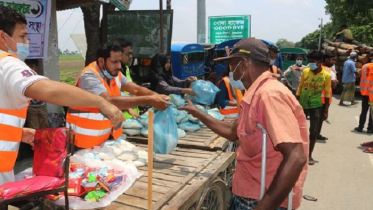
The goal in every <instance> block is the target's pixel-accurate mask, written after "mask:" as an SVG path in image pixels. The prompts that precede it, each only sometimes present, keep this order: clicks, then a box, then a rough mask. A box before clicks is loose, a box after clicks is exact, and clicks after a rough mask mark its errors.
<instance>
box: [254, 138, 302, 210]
mask: <svg viewBox="0 0 373 210" xmlns="http://www.w3.org/2000/svg"><path fill="white" fill-rule="evenodd" d="M277 148H278V149H279V150H280V152H281V153H282V155H283V160H282V162H281V164H280V167H279V168H278V170H277V172H276V175H275V177H274V178H273V181H272V184H271V185H270V186H269V189H268V190H267V192H266V193H265V194H264V196H263V199H262V200H261V201H260V202H259V204H258V205H257V206H256V207H255V210H262V209H263V210H266V209H276V208H277V207H279V206H280V204H281V203H282V202H283V201H284V200H285V199H286V197H287V196H288V195H289V192H290V191H291V189H292V188H293V187H294V185H295V183H296V181H297V180H298V178H299V175H300V173H301V172H302V169H303V167H304V165H305V164H306V163H307V157H306V155H305V154H304V151H303V146H302V144H301V143H281V144H279V145H277Z"/></svg>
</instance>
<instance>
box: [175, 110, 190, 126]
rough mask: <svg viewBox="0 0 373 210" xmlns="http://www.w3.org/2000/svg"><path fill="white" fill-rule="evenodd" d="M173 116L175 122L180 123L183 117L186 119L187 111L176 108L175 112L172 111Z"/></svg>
mask: <svg viewBox="0 0 373 210" xmlns="http://www.w3.org/2000/svg"><path fill="white" fill-rule="evenodd" d="M175 114H176V115H175ZM174 116H175V121H176V123H181V122H182V121H183V120H185V119H186V121H188V112H186V111H184V110H182V111H179V110H176V112H175V113H174Z"/></svg>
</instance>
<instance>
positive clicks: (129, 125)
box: [122, 119, 144, 129]
mask: <svg viewBox="0 0 373 210" xmlns="http://www.w3.org/2000/svg"><path fill="white" fill-rule="evenodd" d="M122 127H123V128H124V129H141V128H143V127H144V126H143V125H141V123H140V121H139V120H137V119H126V121H124V123H123V125H122Z"/></svg>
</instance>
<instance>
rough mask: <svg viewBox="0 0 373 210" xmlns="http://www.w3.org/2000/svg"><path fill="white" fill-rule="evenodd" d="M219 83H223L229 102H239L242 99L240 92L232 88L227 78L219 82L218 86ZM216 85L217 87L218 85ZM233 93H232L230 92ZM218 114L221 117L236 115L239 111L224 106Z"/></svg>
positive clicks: (236, 108) (235, 108)
mask: <svg viewBox="0 0 373 210" xmlns="http://www.w3.org/2000/svg"><path fill="white" fill-rule="evenodd" d="M221 81H224V84H225V86H226V87H227V91H228V96H229V101H234V102H237V101H241V99H242V97H243V96H242V92H241V91H240V90H236V88H234V87H232V86H231V85H230V83H229V78H228V77H224V78H223V79H222V80H220V81H219V84H220V82H221ZM219 84H218V85H219ZM232 91H234V92H232ZM219 112H220V113H221V114H223V115H233V114H238V113H239V109H238V107H237V106H236V107H232V106H226V107H225V108H224V109H219Z"/></svg>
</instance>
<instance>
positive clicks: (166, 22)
mask: <svg viewBox="0 0 373 210" xmlns="http://www.w3.org/2000/svg"><path fill="white" fill-rule="evenodd" d="M172 13H173V12H172V10H164V11H163V44H164V47H163V49H164V52H165V53H170V49H171V37H172ZM116 38H125V39H127V40H129V41H130V42H132V51H133V56H134V57H135V58H151V57H152V56H153V55H154V54H156V53H158V52H160V14H159V10H139V11H133V10H131V11H115V12H109V13H108V16H107V40H108V41H113V40H115V39H116Z"/></svg>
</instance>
